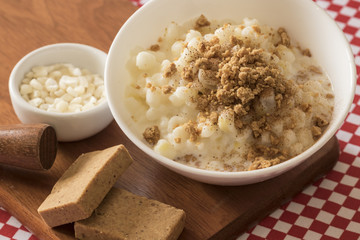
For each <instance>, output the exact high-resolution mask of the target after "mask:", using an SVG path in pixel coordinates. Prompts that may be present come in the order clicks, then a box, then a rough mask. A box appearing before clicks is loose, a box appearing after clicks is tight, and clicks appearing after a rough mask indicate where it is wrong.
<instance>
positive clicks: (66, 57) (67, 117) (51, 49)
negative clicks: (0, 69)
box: [9, 43, 113, 142]
mask: <svg viewBox="0 0 360 240" xmlns="http://www.w3.org/2000/svg"><path fill="white" fill-rule="evenodd" d="M106 57H107V55H106V53H104V52H103V51H101V50H99V49H96V48H94V47H91V46H87V45H83V44H77V43H59V44H52V45H48V46H44V47H41V48H39V49H36V50H34V51H32V52H30V53H29V54H27V55H26V56H25V57H23V58H22V59H21V60H20V61H19V62H18V63H17V64H16V65H15V67H14V69H13V70H12V72H11V74H10V78H9V91H10V97H11V102H12V105H13V108H14V110H15V113H16V115H17V116H18V118H19V119H20V121H21V122H22V123H47V124H49V125H51V126H53V127H54V128H55V131H56V135H57V138H58V140H59V141H64V142H69V141H77V140H81V139H84V138H87V137H90V136H92V135H94V134H96V133H98V132H100V131H101V130H103V129H104V128H105V127H106V126H107V125H109V123H110V122H111V121H112V120H113V117H112V115H111V112H110V109H109V107H108V104H107V101H104V102H102V103H100V104H99V105H97V106H95V107H94V108H92V109H89V110H87V111H83V112H79V113H53V112H47V111H44V110H41V109H38V108H36V107H33V106H32V105H30V104H29V103H28V102H26V101H25V100H24V99H23V98H22V96H21V94H20V92H19V87H20V84H21V81H22V80H23V79H24V76H25V74H26V73H28V72H29V71H30V70H31V68H32V67H35V66H45V65H52V64H56V63H71V64H73V65H74V66H76V67H79V68H86V69H88V70H89V71H91V72H92V73H94V74H95V73H96V74H99V75H100V76H103V75H104V68H105V62H106Z"/></svg>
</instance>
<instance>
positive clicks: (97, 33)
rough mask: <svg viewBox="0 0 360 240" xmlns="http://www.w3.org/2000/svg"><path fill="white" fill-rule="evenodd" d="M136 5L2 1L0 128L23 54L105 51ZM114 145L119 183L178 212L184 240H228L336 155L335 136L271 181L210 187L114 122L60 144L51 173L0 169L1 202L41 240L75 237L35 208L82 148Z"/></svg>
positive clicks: (9, 119) (110, 0) (7, 118)
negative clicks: (78, 47)
mask: <svg viewBox="0 0 360 240" xmlns="http://www.w3.org/2000/svg"><path fill="white" fill-rule="evenodd" d="M135 10H136V7H134V6H133V5H132V4H131V3H130V2H129V1H128V0H96V1H95V0H94V1H89V0H87V1H85V0H61V1H58V0H23V1H19V0H11V1H9V0H0V114H1V115H0V116H1V118H0V125H7V124H16V123H19V120H18V119H17V117H16V116H15V114H14V111H13V109H12V106H11V102H10V98H9V94H8V89H7V88H8V86H7V82H8V77H9V75H10V72H11V69H12V68H13V67H14V65H15V64H16V62H17V61H18V60H19V59H20V58H21V57H23V56H24V55H25V54H27V53H28V52H30V51H32V50H34V49H36V48H38V47H41V46H44V45H47V44H52V43H59V42H79V43H84V44H88V45H91V46H94V47H96V48H99V49H101V50H103V51H105V52H107V51H108V49H109V47H110V44H111V42H112V40H113V38H114V37H115V35H116V33H117V32H118V30H119V28H120V27H121V25H122V24H123V23H124V22H125V20H126V19H127V18H128V17H129V16H130V15H131V14H132V13H133V12H134V11H135ZM154 14H156V13H154ZM144 37H146V36H144ZM120 143H122V144H124V145H125V146H126V147H127V149H128V150H129V152H130V154H131V155H132V156H133V158H134V163H133V164H132V166H131V167H130V168H129V169H128V170H127V171H126V172H125V174H124V175H123V176H122V177H121V178H120V180H119V181H118V183H117V186H118V187H123V188H125V189H127V190H129V191H131V192H133V193H135V194H138V195H142V196H146V197H149V198H153V199H156V200H159V201H161V202H164V203H167V204H171V205H173V206H175V207H178V208H182V209H184V210H185V211H186V213H187V220H186V224H185V229H184V231H183V233H182V234H181V236H180V239H189V240H190V239H191V240H196V239H231V238H234V237H235V236H237V234H239V233H240V232H242V231H244V230H245V229H246V228H247V227H248V226H250V225H251V224H252V223H253V222H255V221H257V220H259V219H261V218H263V217H264V216H266V214H268V213H270V212H271V211H272V210H274V209H275V208H277V207H278V206H280V205H281V204H282V203H283V202H284V201H286V200H288V199H289V198H290V197H291V196H293V195H294V194H296V193H298V192H299V191H301V189H303V188H304V186H306V185H307V184H308V183H310V182H311V181H313V179H314V178H317V177H319V176H321V175H323V174H325V173H326V172H327V171H329V170H330V169H331V168H332V166H333V165H334V164H335V162H336V160H337V158H338V154H339V152H338V150H339V148H338V143H337V140H336V138H333V139H332V140H331V141H330V142H329V143H328V144H327V145H326V146H325V147H324V148H323V149H322V150H321V151H319V152H318V153H317V154H316V155H315V156H313V157H312V158H310V159H308V160H307V161H306V162H305V163H303V164H302V165H300V166H299V167H297V168H296V169H294V170H292V171H291V172H288V173H287V174H284V175H281V176H279V177H277V178H274V179H272V180H270V181H266V182H263V183H259V184H253V185H249V186H242V187H221V186H213V185H208V184H202V183H199V182H195V181H193V180H190V179H187V178H185V177H183V176H180V175H178V174H175V173H173V172H171V171H169V170H167V169H165V168H164V167H162V166H160V165H159V164H157V163H155V162H154V161H153V160H151V159H150V158H149V157H147V156H146V155H145V154H144V153H143V152H141V151H140V150H139V149H138V148H137V147H136V146H134V145H133V144H132V143H131V142H130V141H129V140H128V139H127V137H126V136H125V135H124V134H123V132H122V131H121V130H120V129H119V127H118V126H117V125H116V124H115V123H114V122H113V123H111V124H110V125H109V126H108V127H107V128H106V129H105V130H104V131H102V132H101V133H99V134H97V135H96V136H93V137H91V138H88V139H86V140H83V141H78V142H73V143H60V144H59V145H58V154H57V157H56V159H55V163H54V165H53V167H52V168H51V169H50V170H49V171H43V172H35V171H28V170H22V169H15V168H11V167H8V166H0V205H1V206H3V207H5V208H6V209H7V210H8V211H9V212H10V213H11V214H13V215H14V216H15V217H17V218H18V219H19V220H20V221H21V222H22V223H23V224H24V225H25V226H27V227H28V228H30V229H31V230H32V231H33V232H34V233H35V234H36V235H37V236H38V237H39V238H40V239H74V235H73V229H72V227H73V226H72V225H71V224H70V225H66V226H62V227H58V228H54V229H51V228H49V227H47V226H46V224H45V223H44V222H43V221H42V220H41V218H40V216H39V215H38V214H37V211H36V209H37V208H38V206H39V205H40V204H41V202H42V201H43V200H44V199H45V198H46V196H47V195H48V194H49V193H50V191H51V188H52V186H53V185H54V183H55V182H56V180H57V179H58V178H59V177H60V176H61V174H62V173H63V172H64V171H65V170H66V168H67V167H68V166H69V165H70V164H71V163H72V162H73V161H74V160H75V159H76V158H77V157H78V156H79V155H80V154H81V153H84V152H89V151H94V150H99V149H104V148H107V147H110V146H113V145H116V144H120Z"/></svg>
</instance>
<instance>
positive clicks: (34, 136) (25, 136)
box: [0, 124, 57, 170]
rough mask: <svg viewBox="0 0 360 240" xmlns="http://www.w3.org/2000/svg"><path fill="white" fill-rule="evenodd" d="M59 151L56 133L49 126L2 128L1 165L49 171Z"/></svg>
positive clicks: (0, 143)
mask: <svg viewBox="0 0 360 240" xmlns="http://www.w3.org/2000/svg"><path fill="white" fill-rule="evenodd" d="M56 151H57V139H56V133H55V130H54V128H53V127H51V126H50V125H47V124H26V125H23V124H17V125H8V126H0V163H1V164H6V165H12V166H16V167H21V168H27V169H32V170H44V169H49V168H51V166H52V165H53V163H54V160H55V157H56Z"/></svg>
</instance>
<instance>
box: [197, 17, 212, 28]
mask: <svg viewBox="0 0 360 240" xmlns="http://www.w3.org/2000/svg"><path fill="white" fill-rule="evenodd" d="M209 25H210V22H209V20H207V18H206V17H205V16H204V15H202V14H201V15H200V17H199V18H198V19H197V20H196V22H195V29H199V28H201V27H206V26H209Z"/></svg>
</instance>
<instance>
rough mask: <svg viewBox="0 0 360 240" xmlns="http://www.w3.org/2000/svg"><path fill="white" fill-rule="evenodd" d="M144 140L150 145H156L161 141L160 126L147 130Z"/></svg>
mask: <svg viewBox="0 0 360 240" xmlns="http://www.w3.org/2000/svg"><path fill="white" fill-rule="evenodd" d="M143 137H144V139H145V140H146V141H147V142H148V143H149V144H150V145H155V144H156V143H157V142H158V141H159V139H160V130H159V127H158V126H152V127H148V128H146V129H145V131H144V133H143Z"/></svg>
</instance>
